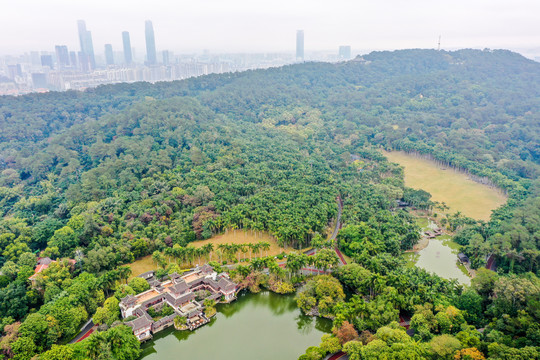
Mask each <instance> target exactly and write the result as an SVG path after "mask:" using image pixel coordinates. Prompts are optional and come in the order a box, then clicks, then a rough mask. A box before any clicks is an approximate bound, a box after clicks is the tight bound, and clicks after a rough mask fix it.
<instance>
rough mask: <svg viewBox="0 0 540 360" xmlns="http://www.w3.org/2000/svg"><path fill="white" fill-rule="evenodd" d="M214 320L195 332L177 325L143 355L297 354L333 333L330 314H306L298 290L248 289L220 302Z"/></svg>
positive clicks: (249, 357)
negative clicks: (280, 292) (232, 299)
mask: <svg viewBox="0 0 540 360" xmlns="http://www.w3.org/2000/svg"><path fill="white" fill-rule="evenodd" d="M217 309H218V313H217V315H216V316H215V317H214V318H213V319H212V321H211V322H210V323H209V324H207V325H205V326H203V327H201V328H199V329H197V330H195V331H193V332H191V331H189V330H186V331H178V330H175V329H174V327H172V328H169V329H167V330H164V331H162V332H160V333H158V334H156V335H154V338H153V339H152V340H151V341H148V342H147V343H145V344H143V345H142V349H143V354H142V357H141V359H144V360H154V359H160V360H163V359H180V358H182V359H190V360H208V359H220V360H228V359H231V360H232V359H234V360H253V359H258V360H271V359H284V360H286V359H291V360H293V359H297V358H298V357H299V356H300V355H302V354H303V353H304V352H305V350H306V349H307V348H308V347H310V346H316V345H318V344H319V343H320V341H321V337H322V336H323V335H324V334H326V333H329V332H330V330H331V328H332V322H331V321H330V320H328V319H322V318H313V317H309V316H305V315H302V313H301V311H300V309H298V308H297V306H296V301H295V300H294V295H278V294H274V293H271V292H261V293H259V294H250V293H247V292H243V293H241V294H240V295H239V296H238V300H236V301H235V302H233V303H230V304H220V305H218V306H217Z"/></svg>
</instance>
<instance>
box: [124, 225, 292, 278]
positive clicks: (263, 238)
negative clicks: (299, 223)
mask: <svg viewBox="0 0 540 360" xmlns="http://www.w3.org/2000/svg"><path fill="white" fill-rule="evenodd" d="M258 242H267V243H269V244H270V250H268V252H266V251H264V250H263V251H262V255H263V256H266V255H267V254H268V255H269V256H270V255H278V254H281V253H282V252H286V253H288V252H290V251H293V249H290V248H289V249H283V248H281V247H279V245H278V243H277V241H276V239H275V238H273V237H272V236H271V235H269V234H268V233H266V232H262V233H261V232H259V233H255V232H253V233H252V232H251V231H250V230H247V231H243V230H229V231H227V232H226V233H224V234H221V235H216V236H214V237H212V238H210V239H208V240H199V241H194V242H192V243H190V246H194V247H197V248H198V247H201V246H204V245H206V244H208V243H212V244H214V250H217V246H218V245H219V244H233V243H234V244H248V243H252V244H255V243H258ZM260 255H261V253H260V251H259V252H257V253H256V254H255V253H252V256H253V257H258V256H260ZM245 256H246V258H247V259H249V251H248V252H247V253H246V255H245ZM243 257H244V255H243V254H242V258H243ZM166 258H167V257H166ZM210 260H214V261H219V258H218V256H217V255H216V253H215V251H214V252H213V253H212V257H211V259H210ZM203 261H204V260H203ZM128 266H129V267H130V268H131V272H132V274H131V276H130V279H131V278H133V277H135V276H138V275H140V274H142V273H144V272H147V271H150V270H156V269H157V265H156V264H155V263H154V262H153V261H152V256H151V255H148V256H145V257H143V258H140V259H138V260H136V261H134V262H132V263H131V264H129V265H128ZM181 266H183V267H187V266H188V264H181Z"/></svg>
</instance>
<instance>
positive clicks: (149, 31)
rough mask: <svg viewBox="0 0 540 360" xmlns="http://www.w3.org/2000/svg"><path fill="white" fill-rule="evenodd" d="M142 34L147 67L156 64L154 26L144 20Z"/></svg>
mask: <svg viewBox="0 0 540 360" xmlns="http://www.w3.org/2000/svg"><path fill="white" fill-rule="evenodd" d="M144 25H145V26H144V27H145V30H144V33H145V35H146V60H147V62H148V64H149V65H155V64H156V63H157V58H156V39H155V38H154V26H153V25H152V22H151V21H150V20H146V22H145V24H144Z"/></svg>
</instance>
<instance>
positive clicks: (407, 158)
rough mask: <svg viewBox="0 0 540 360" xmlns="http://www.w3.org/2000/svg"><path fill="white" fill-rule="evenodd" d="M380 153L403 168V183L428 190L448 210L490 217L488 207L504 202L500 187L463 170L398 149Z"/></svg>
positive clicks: (479, 216) (494, 206)
mask: <svg viewBox="0 0 540 360" xmlns="http://www.w3.org/2000/svg"><path fill="white" fill-rule="evenodd" d="M383 153H384V155H385V156H386V157H387V158H388V160H390V161H391V162H395V163H398V164H400V165H402V166H403V167H404V168H405V185H407V186H408V187H412V188H415V189H423V190H425V191H427V192H429V193H430V194H431V195H432V199H433V200H435V201H439V202H445V203H446V205H448V206H449V207H450V210H449V211H450V212H451V213H454V212H456V211H461V212H462V213H463V214H464V215H465V216H469V217H471V218H473V219H477V220H489V218H490V216H491V210H494V209H496V208H498V207H499V206H501V205H503V204H504V203H505V202H506V197H505V196H504V195H503V194H502V193H501V192H500V191H498V190H497V189H494V188H491V187H489V186H487V185H482V184H479V183H477V182H475V181H473V180H471V179H470V178H469V177H468V176H467V175H466V174H464V173H461V172H457V171H454V170H452V169H446V170H444V169H443V168H441V167H440V166H438V165H437V164H436V163H435V162H433V161H430V160H426V159H422V158H418V157H415V156H412V155H408V154H406V153H405V152H401V151H392V152H383Z"/></svg>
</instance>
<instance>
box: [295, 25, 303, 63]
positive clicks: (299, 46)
mask: <svg viewBox="0 0 540 360" xmlns="http://www.w3.org/2000/svg"><path fill="white" fill-rule="evenodd" d="M296 60H301V61H304V30H298V31H296Z"/></svg>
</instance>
